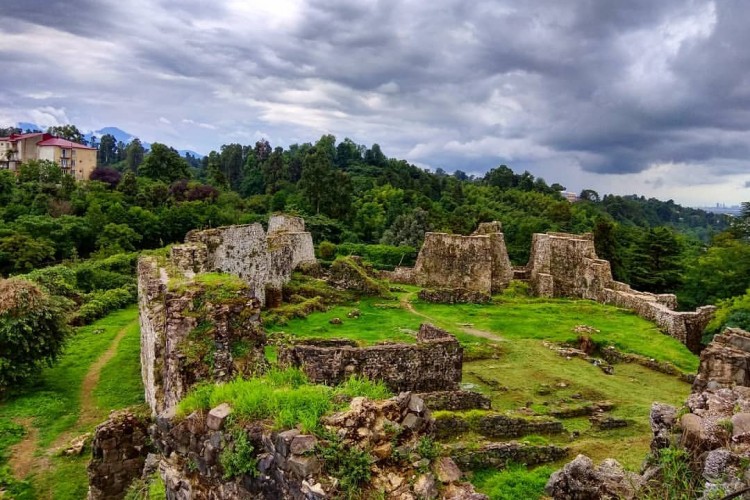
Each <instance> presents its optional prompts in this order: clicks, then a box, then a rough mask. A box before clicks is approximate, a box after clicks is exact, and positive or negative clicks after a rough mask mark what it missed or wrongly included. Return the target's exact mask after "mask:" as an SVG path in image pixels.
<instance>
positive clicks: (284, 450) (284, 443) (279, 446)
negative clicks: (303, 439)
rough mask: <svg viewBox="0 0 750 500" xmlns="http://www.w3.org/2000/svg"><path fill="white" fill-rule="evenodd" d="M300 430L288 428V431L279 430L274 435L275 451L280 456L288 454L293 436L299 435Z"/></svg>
mask: <svg viewBox="0 0 750 500" xmlns="http://www.w3.org/2000/svg"><path fill="white" fill-rule="evenodd" d="M299 434H300V432H299V431H298V430H297V429H290V430H288V431H284V432H279V433H278V435H277V436H276V453H278V454H279V455H281V456H282V457H287V456H289V453H290V452H291V446H292V441H293V440H294V438H296V437H297V436H299Z"/></svg>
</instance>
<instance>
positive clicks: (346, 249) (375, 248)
mask: <svg viewBox="0 0 750 500" xmlns="http://www.w3.org/2000/svg"><path fill="white" fill-rule="evenodd" d="M336 255H339V256H342V257H346V256H350V255H358V256H360V257H362V258H363V259H364V260H365V261H367V262H369V263H371V264H372V265H373V266H374V267H376V268H378V269H393V268H394V267H396V266H407V267H408V266H413V265H414V262H415V261H416V259H417V249H416V248H414V247H406V246H402V247H394V246H390V245H363V244H357V243H342V244H340V245H338V246H336Z"/></svg>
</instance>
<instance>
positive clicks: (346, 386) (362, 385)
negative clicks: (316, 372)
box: [336, 375, 393, 399]
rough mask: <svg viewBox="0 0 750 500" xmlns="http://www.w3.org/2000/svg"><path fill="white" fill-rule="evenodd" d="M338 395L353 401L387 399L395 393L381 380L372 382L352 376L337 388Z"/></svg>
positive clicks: (365, 378) (358, 376)
mask: <svg viewBox="0 0 750 500" xmlns="http://www.w3.org/2000/svg"><path fill="white" fill-rule="evenodd" d="M336 394H337V395H340V396H344V397H345V398H347V399H352V398H354V397H357V396H364V397H366V398H369V399H387V398H390V397H391V396H393V393H392V392H391V391H390V389H388V387H387V386H386V385H385V384H384V383H383V382H382V381H380V380H370V379H368V378H367V377H362V376H360V375H352V376H351V377H349V378H348V379H347V380H346V381H345V382H343V383H342V384H340V385H339V386H338V387H336Z"/></svg>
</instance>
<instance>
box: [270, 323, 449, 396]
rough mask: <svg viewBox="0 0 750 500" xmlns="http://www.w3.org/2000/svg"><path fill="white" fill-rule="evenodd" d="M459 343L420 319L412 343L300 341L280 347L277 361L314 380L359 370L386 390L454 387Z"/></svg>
mask: <svg viewBox="0 0 750 500" xmlns="http://www.w3.org/2000/svg"><path fill="white" fill-rule="evenodd" d="M462 359H463V349H462V348H461V346H460V345H459V344H458V341H457V340H456V338H455V337H453V336H452V335H450V334H449V333H447V332H445V331H444V330H440V329H439V328H436V327H434V326H432V325H430V324H427V323H425V324H423V325H422V326H421V327H420V329H419V333H418V334H417V343H416V344H413V345H410V344H385V345H376V346H372V347H363V348H358V347H354V346H352V345H351V343H346V344H342V345H338V346H330V344H328V345H316V344H315V343H299V344H294V345H291V346H287V347H282V348H280V349H279V353H278V363H279V366H281V367H299V368H301V369H302V370H303V371H304V372H305V374H307V376H308V378H309V379H310V380H311V381H313V382H316V383H324V384H329V385H335V384H339V383H341V382H343V381H344V380H345V379H347V378H348V377H349V376H351V375H354V374H358V375H364V376H366V377H368V378H370V379H376V380H382V381H383V382H385V383H386V384H387V385H388V387H390V388H391V390H393V391H396V392H400V391H416V392H424V391H443V390H457V389H458V384H459V382H460V381H461V364H462Z"/></svg>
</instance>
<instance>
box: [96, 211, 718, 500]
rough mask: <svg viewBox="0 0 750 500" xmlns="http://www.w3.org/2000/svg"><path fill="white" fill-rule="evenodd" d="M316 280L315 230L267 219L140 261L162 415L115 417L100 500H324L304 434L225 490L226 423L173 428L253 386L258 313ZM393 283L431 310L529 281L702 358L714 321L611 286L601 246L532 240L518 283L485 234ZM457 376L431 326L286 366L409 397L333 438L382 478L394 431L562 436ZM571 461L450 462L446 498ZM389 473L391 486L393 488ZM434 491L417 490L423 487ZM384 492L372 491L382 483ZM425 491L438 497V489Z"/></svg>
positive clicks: (494, 239) (360, 405)
mask: <svg viewBox="0 0 750 500" xmlns="http://www.w3.org/2000/svg"><path fill="white" fill-rule="evenodd" d="M316 266H317V261H316V259H315V255H314V248H313V240H312V236H311V234H310V233H309V232H306V231H305V225H304V221H303V220H302V219H301V218H298V217H289V216H284V215H277V216H273V217H271V219H270V220H269V224H268V230H267V231H265V230H264V229H263V227H262V226H261V225H260V224H249V225H240V226H230V227H222V228H216V229H208V230H202V231H191V232H190V233H188V235H187V236H186V239H185V243H184V244H181V245H175V246H173V247H172V248H171V249H170V254H169V256H168V257H156V256H144V257H141V259H140V260H139V262H138V290H139V309H140V322H141V370H142V379H143V383H144V387H145V396H146V401H147V403H148V405H149V407H150V410H151V414H152V415H151V418H150V419H139V418H135V417H133V416H131V415H125V416H116V415H115V416H113V417H112V418H111V419H110V420H108V421H107V422H105V423H104V424H102V425H101V426H100V427H99V428H98V429H97V435H96V437H95V440H94V446H93V448H94V449H93V452H94V459H93V460H92V462H91V465H90V466H89V476H90V485H91V488H90V494H89V498H90V499H102V498H122V497H123V495H124V491H125V489H126V488H127V485H128V484H129V482H130V481H131V480H132V479H133V478H135V477H137V475H138V474H139V471H140V470H141V469H143V470H146V469H149V467H150V469H149V470H150V471H152V472H153V471H154V470H158V471H159V473H160V475H161V477H162V478H163V479H164V480H165V483H166V488H167V497H168V498H169V499H190V498H217V499H218V498H228V499H234V498H238V499H239V498H295V499H297V498H310V499H312V498H316V499H317V498H326V492H325V491H323V489H322V487H321V485H320V483H317V482H316V481H317V478H319V477H320V475H321V464H320V463H319V462H318V461H317V460H316V459H315V457H314V455H311V454H310V452H311V450H312V449H313V448H314V446H315V443H316V442H317V441H316V438H315V437H314V436H305V435H301V434H300V433H299V432H298V431H296V430H292V431H284V432H279V433H276V432H271V433H269V432H267V430H262V429H250V430H248V432H249V435H250V436H251V438H252V440H253V443H254V446H255V449H256V450H258V452H259V455H258V458H259V462H258V469H259V475H258V476H257V477H253V478H249V477H248V478H246V479H245V480H243V481H241V482H238V481H228V480H226V479H225V478H223V477H222V468H221V465H220V461H219V455H220V453H221V451H222V449H223V448H225V447H227V446H230V447H231V446H232V439H233V437H232V435H231V434H229V433H228V432H227V431H226V429H225V420H226V419H227V417H228V416H229V415H230V414H231V411H232V410H231V407H229V406H227V405H226V404H225V405H221V406H220V407H217V408H214V409H212V410H211V411H210V412H208V413H207V414H201V415H199V414H193V415H190V416H188V417H187V418H186V419H183V420H179V419H174V410H175V407H176V405H177V404H178V403H179V401H180V400H181V399H182V398H184V397H185V395H186V394H187V392H188V390H189V389H190V388H191V387H192V386H194V385H195V384H197V383H199V382H203V381H206V382H222V381H229V380H232V379H234V378H235V377H237V376H253V375H256V374H260V373H263V372H264V371H265V370H266V369H267V368H268V362H267V361H266V358H265V353H264V349H265V346H266V343H267V339H266V336H265V333H264V331H263V328H262V325H261V320H260V311H261V308H263V307H275V306H278V305H279V303H280V302H281V298H282V287H283V286H284V284H285V283H287V282H288V281H289V280H290V279H291V276H292V272H293V271H295V270H299V269H303V270H304V269H314V268H316ZM217 273H221V274H217ZM384 274H385V275H386V277H387V278H389V279H390V280H391V281H394V282H402V283H411V284H416V285H419V286H421V287H424V289H425V290H424V291H423V294H420V296H421V297H432V298H435V299H436V300H439V301H444V302H462V301H488V300H489V299H490V297H491V294H493V293H496V292H499V291H501V290H503V289H504V288H506V287H507V286H508V284H509V283H510V281H511V280H512V279H521V280H525V281H527V282H528V283H529V285H530V289H531V291H532V293H533V294H534V295H537V296H540V297H572V298H583V299H591V300H596V301H599V302H603V303H609V304H614V305H617V306H619V307H626V308H629V309H632V310H634V311H635V312H636V313H638V314H639V315H641V316H643V317H645V318H647V319H649V320H651V321H654V322H655V323H656V324H657V325H659V327H660V328H662V330H663V331H664V332H665V333H667V334H669V335H671V336H673V337H675V338H677V339H679V340H680V341H682V342H683V343H685V344H686V345H687V346H688V347H689V348H691V349H692V350H696V351H697V350H698V348H699V340H700V333H701V331H702V330H703V328H704V326H705V324H706V323H707V322H708V320H709V319H710V317H711V314H712V308H711V307H705V308H700V309H698V310H697V311H695V312H687V313H685V312H677V311H675V310H674V308H675V306H676V301H675V298H674V296H673V295H653V294H647V293H641V292H637V291H634V290H632V289H631V288H630V287H629V286H627V285H625V284H623V283H618V282H616V281H614V280H613V278H612V275H611V271H610V267H609V263H608V262H607V261H604V260H601V259H598V258H597V256H596V252H595V250H594V244H593V238H592V237H591V235H582V236H577V235H569V234H560V233H548V234H536V235H534V238H533V242H532V251H531V258H530V260H529V263H528V265H527V266H525V267H523V268H514V267H512V266H511V263H510V259H509V257H508V252H507V249H506V247H505V240H504V236H503V233H502V226H501V225H500V223H499V222H491V223H484V224H481V225H480V227H479V228H478V229H477V231H476V232H474V233H473V234H472V235H470V236H461V235H449V234H443V233H428V234H427V235H426V236H425V242H424V245H423V247H422V249H421V251H420V253H419V256H418V258H417V262H416V264H415V267H414V268H397V269H396V270H394V271H392V272H389V273H384ZM462 362H463V353H462V348H461V346H460V345H459V343H458V341H457V340H456V338H455V337H453V336H452V335H450V334H449V333H448V332H445V331H443V330H441V329H439V328H436V327H434V326H432V325H429V324H423V325H421V327H420V330H419V332H418V334H417V338H416V343H415V344H390V343H388V344H383V345H375V346H370V347H358V346H357V345H356V344H355V343H353V342H351V341H345V340H327V341H299V342H294V343H292V344H289V345H281V346H279V351H278V364H279V366H282V367H299V368H300V369H301V370H302V371H304V372H305V374H306V375H307V376H308V378H309V379H310V380H311V381H313V382H316V383H325V384H336V383H339V382H342V381H344V380H345V379H347V378H348V377H349V376H350V375H353V374H359V375H365V376H367V377H369V378H371V379H378V380H382V381H383V382H384V383H385V384H386V385H387V386H389V388H390V389H391V390H393V391H394V392H397V393H398V392H401V393H402V394H401V395H400V396H398V397H396V398H393V399H392V400H388V401H385V402H368V401H365V402H362V401H359V402H356V403H355V402H353V403H352V408H351V410H350V411H349V412H347V413H344V414H341V415H334V416H332V417H330V419H329V420H328V421H327V423H326V425H327V426H329V428H331V429H333V430H335V431H336V432H338V433H339V434H340V435H342V436H349V437H348V438H347V439H348V440H349V441H347V442H348V443H349V444H353V445H361V444H362V443H363V442H364V441H367V443H365V444H367V446H372V448H373V453H374V454H375V457H376V462H377V463H379V464H387V463H388V460H390V458H389V457H390V453H391V451H390V450H389V449H388V446H389V445H388V443H387V440H386V439H385V438H384V437H383V432H382V428H380V427H378V426H382V425H383V422H384V421H385V420H387V421H389V422H393V423H395V425H397V426H400V427H403V428H405V429H407V430H408V431H409V432H408V433H406V434H405V436H407V437H409V436H411V437H410V439H417V438H418V437H419V436H422V435H435V436H441V435H444V434H445V433H450V432H453V430H455V429H463V431H465V432H469V431H471V432H474V433H476V434H478V435H482V436H485V437H488V438H492V439H494V438H513V437H517V436H522V435H526V434H529V433H532V434H533V433H536V434H559V433H561V432H563V427H562V424H561V423H560V422H559V421H555V420H550V419H549V418H543V417H523V418H519V417H509V416H507V415H504V414H500V413H498V412H493V411H492V410H491V404H490V401H489V399H487V398H486V397H484V396H482V395H480V394H477V393H472V392H466V391H461V390H459V389H460V387H459V383H460V381H461V377H462ZM428 408H429V409H428ZM471 409H481V410H482V411H484V412H486V413H485V414H483V415H482V416H481V417H477V418H474V419H473V420H464V419H463V418H462V417H460V416H457V415H453V414H446V415H439V418H433V417H431V415H430V411H431V410H432V411H435V410H446V411H449V412H450V411H456V410H471ZM386 417H387V419H386ZM363 436H364V437H363ZM363 440H364V441H363ZM149 441H150V442H151V443H152V444H148V443H149ZM120 448H122V450H121V451H117V450H119V449H120ZM376 452H377V453H376ZM566 453H567V449H566V448H562V447H558V446H552V445H549V446H529V445H526V444H520V443H516V442H491V443H489V444H485V445H482V446H481V447H479V449H473V448H472V449H465V448H455V449H451V450H450V451H449V452H448V454H449V455H450V457H451V459H452V460H451V459H448V457H445V458H446V459H447V460H448V462H445V464H444V465H445V467H444V469H446V470H442V469H441V472H438V471H437V470H436V471H434V472H435V477H437V478H438V479H439V481H440V482H441V483H442V484H443V486H442V488H441V491H442V493H441V495H443V496H441V497H440V498H453V496H450V494H449V493H451V492H453V493H456V495H459V496H457V497H456V498H474V499H481V498H485V497H484V496H483V495H480V494H476V493H474V492H473V489H472V488H471V487H470V486H467V485H465V484H464V483H461V482H460V476H461V473H460V471H458V472H456V471H457V470H458V469H457V467H456V464H458V466H460V467H461V468H462V469H472V468H481V467H487V466H488V465H490V466H491V465H498V466H502V464H505V463H507V462H508V461H513V462H519V463H526V464H529V465H531V464H537V463H544V462H549V461H554V460H559V459H560V458H562V457H564V456H565V455H566ZM148 454H151V455H150V458H147V455H148ZM379 454H380V455H379ZM441 460H442V459H441ZM144 465H145V469H144ZM383 467H384V468H383V471H384V472H383V474H384V476H383V478H390V479H388V481H395V479H393V478H392V477H391V476H388V475H387V474H386V472H385V471H386V470H387V469H386V466H385V465H383ZM451 467H452V468H451ZM446 471H448V472H446ZM449 472H450V473H449ZM412 473H414V472H412ZM378 474H380V473H378ZM388 474H392V473H391V472H388ZM441 474H442V475H441ZM425 477H427V476H426V475H424V474H422V475H421V476H419V479H418V480H417V483H419V482H420V481H422V479H423V478H425ZM381 479H382V478H381V477H380V476H377V475H376V477H375V478H374V479H373V480H374V481H376V482H377V481H380V480H381ZM432 480H433V481H434V478H433V479H432ZM383 481H386V479H383ZM424 481H428V483H429V478H428V479H424ZM384 484H385V483H384ZM386 486H387V488H391V489H392V491H393V494H394V495H396V496H389V497H388V498H398V495H401V494H402V493H403V494H409V495H412V497H413V496H414V495H416V496H417V497H419V496H420V495H421V496H427V497H430V498H434V496H431V495H432V493H430V494H427V495H422V493H420V492H424V491H429V492H431V491H433V489H434V490H435V491H437V490H436V489H435V488H432V489H430V488H431V487H430V485H429V484H427V485H425V484H421V485H420V484H416V483H415V484H410V483H409V482H408V481H407V482H405V483H404V484H403V485H401V484H400V483H399V485H398V486H394V485H393V484H390V485H386ZM433 486H434V485H433ZM418 488H422V489H421V490H419V491H418ZM388 491H391V490H390V489H389V490H388ZM460 495H464V496H460ZM404 498H410V497H408V496H406V497H404Z"/></svg>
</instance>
